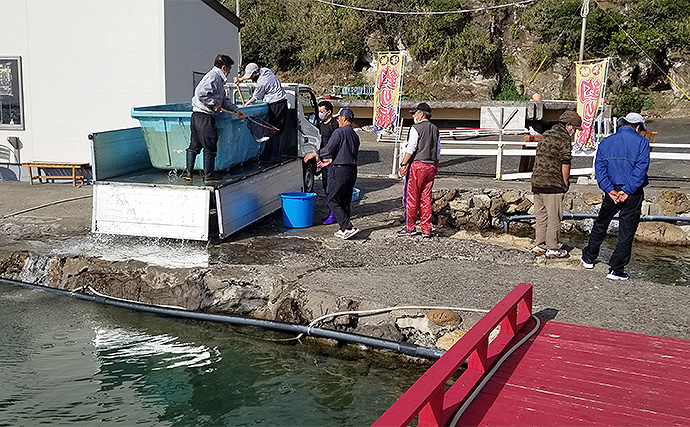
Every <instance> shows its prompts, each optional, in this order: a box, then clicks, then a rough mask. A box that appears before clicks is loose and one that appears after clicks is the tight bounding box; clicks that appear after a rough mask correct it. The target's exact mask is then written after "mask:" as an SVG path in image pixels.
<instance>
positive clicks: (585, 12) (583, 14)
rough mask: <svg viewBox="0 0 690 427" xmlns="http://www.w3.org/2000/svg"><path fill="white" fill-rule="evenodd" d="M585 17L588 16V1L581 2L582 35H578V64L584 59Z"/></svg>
mask: <svg viewBox="0 0 690 427" xmlns="http://www.w3.org/2000/svg"><path fill="white" fill-rule="evenodd" d="M587 15H589V0H582V9H581V10H580V16H581V17H582V34H581V35H580V62H582V61H583V60H584V59H585V28H586V27H587Z"/></svg>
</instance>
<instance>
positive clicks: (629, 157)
mask: <svg viewBox="0 0 690 427" xmlns="http://www.w3.org/2000/svg"><path fill="white" fill-rule="evenodd" d="M620 124H621V126H620V127H619V129H618V131H617V132H616V133H615V134H613V135H611V136H609V137H607V138H605V139H604V140H603V141H601V143H600V144H599V147H598V148H597V154H596V159H595V161H594V173H595V174H596V177H597V182H598V183H599V188H601V190H602V191H603V192H604V201H603V202H602V204H601V209H600V210H599V215H598V216H597V219H596V220H595V221H594V226H593V227H592V233H591V234H590V236H589V243H588V244H587V247H586V248H584V249H583V250H582V265H583V266H584V268H594V261H595V260H596V259H597V256H598V255H599V248H600V247H601V243H602V242H603V241H604V238H605V237H606V230H607V229H608V226H609V223H610V222H611V220H612V219H613V216H614V215H615V214H616V213H619V212H620V213H619V215H618V242H617V244H616V249H615V250H614V251H613V254H612V255H611V258H610V259H609V273H608V274H607V275H606V278H607V279H611V280H628V278H629V276H628V274H627V273H625V266H626V265H628V263H629V262H630V255H631V252H632V244H633V240H634V238H635V231H637V226H638V224H639V223H640V214H641V213H642V201H643V200H644V191H643V187H644V186H646V185H647V184H649V180H648V179H647V170H648V169H649V141H648V140H647V138H645V137H644V136H642V135H643V134H644V133H645V132H646V131H647V127H646V124H645V120H644V118H643V117H642V116H641V115H639V114H637V113H629V114H628V115H627V116H625V117H624V118H623V119H621V122H620Z"/></svg>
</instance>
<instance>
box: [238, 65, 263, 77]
mask: <svg viewBox="0 0 690 427" xmlns="http://www.w3.org/2000/svg"><path fill="white" fill-rule="evenodd" d="M256 71H259V66H258V65H256V64H255V63H253V62H250V63H249V64H247V66H246V67H244V76H242V78H244V79H248V78H250V77H251V76H252V74H254V72H256Z"/></svg>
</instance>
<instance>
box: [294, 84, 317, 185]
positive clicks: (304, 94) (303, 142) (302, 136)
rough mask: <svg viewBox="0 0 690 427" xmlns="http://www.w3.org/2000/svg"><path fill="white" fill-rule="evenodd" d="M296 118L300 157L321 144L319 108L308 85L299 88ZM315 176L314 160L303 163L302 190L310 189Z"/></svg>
mask: <svg viewBox="0 0 690 427" xmlns="http://www.w3.org/2000/svg"><path fill="white" fill-rule="evenodd" d="M298 104H299V105H298V107H297V120H299V126H298V129H299V132H298V135H297V138H298V152H299V156H300V157H304V156H305V155H307V154H308V153H311V152H313V151H316V150H318V149H319V147H320V146H321V132H319V128H318V125H319V108H318V106H317V103H316V95H314V92H313V91H312V90H311V89H310V88H308V87H300V88H299V103H298ZM315 177H316V161H310V162H309V163H305V164H304V191H312V189H313V188H314V179H315Z"/></svg>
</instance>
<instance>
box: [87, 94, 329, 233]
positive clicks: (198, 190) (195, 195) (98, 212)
mask: <svg viewBox="0 0 690 427" xmlns="http://www.w3.org/2000/svg"><path fill="white" fill-rule="evenodd" d="M241 87H242V89H243V92H244V93H246V96H245V99H247V98H248V96H249V94H250V92H251V85H242V86H241ZM283 87H284V89H285V91H286V93H287V97H288V120H287V125H286V128H285V130H284V132H283V134H282V135H281V138H282V153H283V161H281V162H280V163H278V164H275V165H270V166H261V165H260V164H258V163H257V162H255V161H247V162H245V163H244V164H242V165H239V166H234V167H232V168H231V169H230V170H228V171H225V172H223V179H222V180H221V181H220V182H218V183H215V184H213V185H205V184H204V183H203V180H201V179H194V180H193V182H192V183H188V182H186V181H184V180H183V179H182V178H181V172H182V171H181V170H177V171H175V170H163V169H159V168H154V167H153V166H152V161H151V156H150V150H149V148H150V147H149V148H147V141H146V140H145V138H144V132H143V131H142V128H141V127H136V128H128V129H119V130H114V131H106V132H96V133H93V134H91V135H89V139H91V148H92V168H93V169H92V170H93V213H92V225H91V229H92V232H93V233H97V234H114V235H128V236H145V237H160V238H173V239H186V240H201V241H207V240H209V239H211V238H213V237H215V236H218V237H219V238H221V239H222V238H225V237H226V236H229V235H231V234H232V233H234V232H236V231H238V230H240V229H241V228H243V227H246V226H247V225H249V224H251V223H253V222H255V221H257V220H258V219H260V218H263V217H265V216H266V215H269V214H271V213H273V212H275V211H277V210H278V209H280V208H281V198H280V194H281V193H287V192H302V191H304V192H310V191H311V190H312V188H313V186H314V178H315V175H316V170H317V169H316V163H315V162H314V161H311V162H309V163H304V162H303V161H302V158H303V157H304V156H305V155H306V154H307V153H309V152H311V151H314V150H316V149H318V148H319V144H320V140H321V136H320V133H319V130H318V127H317V125H318V108H317V104H316V96H315V95H314V92H313V91H312V90H311V89H310V88H309V87H308V86H304V85H299V84H284V85H283ZM226 91H227V92H228V95H229V96H230V97H231V98H232V99H234V100H235V103H236V104H238V105H241V101H240V94H239V93H238V92H237V89H236V88H235V87H234V86H227V87H226ZM245 91H246V92H245ZM168 105H174V104H168ZM176 105H181V104H176ZM160 107H165V106H160ZM133 110H134V109H133ZM224 114H225V113H224ZM133 115H134V113H133ZM162 116H165V114H162ZM188 116H191V108H190V109H189V112H188ZM185 123H186V122H185V120H184V119H182V118H180V117H179V114H177V115H174V114H171V115H170V117H162V118H161V123H160V126H161V130H162V131H164V132H166V133H165V135H166V136H165V137H164V139H165V138H173V137H174V134H175V132H174V131H171V132H167V131H169V130H170V129H173V130H175V129H176V131H177V132H178V134H181V133H184V132H187V131H188V129H186V128H185V126H187V127H188V125H186V124H185ZM163 128H164V129H163ZM171 135H172V136H171ZM187 138H188V136H187ZM178 151H179V150H178Z"/></svg>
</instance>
